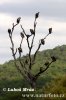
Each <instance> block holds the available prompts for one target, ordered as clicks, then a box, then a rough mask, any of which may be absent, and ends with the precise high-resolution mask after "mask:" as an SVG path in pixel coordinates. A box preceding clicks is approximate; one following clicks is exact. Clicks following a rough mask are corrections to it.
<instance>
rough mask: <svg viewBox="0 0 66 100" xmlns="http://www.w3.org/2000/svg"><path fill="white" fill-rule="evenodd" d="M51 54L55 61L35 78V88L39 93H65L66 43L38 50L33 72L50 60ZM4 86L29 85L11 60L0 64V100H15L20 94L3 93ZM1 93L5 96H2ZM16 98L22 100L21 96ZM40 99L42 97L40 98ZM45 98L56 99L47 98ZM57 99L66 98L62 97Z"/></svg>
mask: <svg viewBox="0 0 66 100" xmlns="http://www.w3.org/2000/svg"><path fill="white" fill-rule="evenodd" d="M51 56H55V57H56V58H57V61H56V62H54V63H53V64H52V65H51V66H50V68H49V69H48V70H47V71H46V72H45V73H43V74H42V75H41V76H40V77H39V79H38V80H37V90H38V92H39V93H41V92H43V93H64V94H65V95H66V45H62V46H57V47H55V48H54V49H49V50H44V51H41V52H38V54H37V57H36V64H35V65H34V67H33V72H34V73H35V72H36V71H37V70H38V69H39V67H40V66H42V64H43V63H44V62H45V61H50V60H51ZM5 87H6V88H9V87H10V88H14V87H15V88H18V87H21V88H23V87H29V84H28V83H27V82H26V81H25V80H24V79H23V77H22V76H21V75H20V74H19V73H18V71H17V70H16V68H15V66H14V61H13V60H11V61H9V62H7V63H4V64H3V65H0V92H1V95H0V100H12V99H13V100H16V97H18V96H19V97H21V94H19V93H17V94H16V93H15V94H12V95H11V94H10V93H8V94H7V93H6V94H5V93H3V91H2V89H3V88H5ZM3 95H5V96H4V97H3ZM7 97H8V98H9V99H7ZM10 98H11V99H10ZM36 99H37V98H36ZM45 99H46V98H45ZM17 100H23V98H22V99H20V98H19V99H17ZM24 100H25V99H24ZM30 100H32V99H30ZM42 100H44V99H43V98H42ZM46 100H56V99H53V98H52V99H48V98H47V99H46ZM57 100H66V99H65V98H64V99H63V98H62V99H57Z"/></svg>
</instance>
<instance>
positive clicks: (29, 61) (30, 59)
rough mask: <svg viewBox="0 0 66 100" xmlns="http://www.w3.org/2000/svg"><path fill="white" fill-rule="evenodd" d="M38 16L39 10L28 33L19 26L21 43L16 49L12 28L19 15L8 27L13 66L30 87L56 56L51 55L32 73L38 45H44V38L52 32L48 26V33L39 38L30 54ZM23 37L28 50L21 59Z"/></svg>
mask: <svg viewBox="0 0 66 100" xmlns="http://www.w3.org/2000/svg"><path fill="white" fill-rule="evenodd" d="M38 17H39V12H38V13H36V14H35V20H34V27H33V29H30V33H31V34H30V35H29V34H27V33H26V32H25V30H24V28H23V26H22V25H20V27H21V32H20V36H21V43H20V45H19V47H18V48H16V49H15V46H14V45H15V44H14V41H13V32H14V28H15V27H16V26H17V25H19V24H20V20H21V17H19V18H17V21H16V24H14V23H13V25H12V29H10V28H9V29H8V33H9V38H10V41H11V45H12V46H11V51H12V56H13V58H14V61H15V66H16V68H17V70H18V71H19V73H21V75H22V76H23V77H24V78H25V79H26V80H27V81H28V82H29V84H30V86H31V87H36V80H37V79H38V77H39V76H40V75H41V74H42V73H44V72H45V71H46V70H47V69H48V68H49V66H50V65H51V64H52V62H55V61H56V58H55V57H54V56H52V57H51V62H46V63H44V64H43V66H40V67H39V71H38V72H37V73H35V74H32V67H33V65H34V64H35V59H36V55H37V53H38V51H39V49H40V47H41V46H42V45H45V39H46V38H47V36H48V35H50V34H51V33H52V28H49V30H48V34H47V35H46V36H45V37H44V38H42V39H40V40H39V44H38V48H37V49H36V51H35V53H34V54H33V55H31V51H32V49H33V45H34V38H35V34H36V25H37V21H36V20H37V18H38ZM31 37H32V38H31ZM24 38H26V41H27V46H28V49H29V52H28V55H26V56H25V59H24V60H23V59H22V58H23V57H22V53H23V49H22V43H23V39H24ZM29 38H31V42H30V40H29ZM17 52H18V53H19V57H18V58H19V60H18V61H17V57H16V54H17ZM26 65H27V67H26Z"/></svg>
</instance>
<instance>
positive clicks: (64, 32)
mask: <svg viewBox="0 0 66 100" xmlns="http://www.w3.org/2000/svg"><path fill="white" fill-rule="evenodd" d="M38 11H39V12H40V16H39V18H38V20H37V29H36V38H35V44H34V48H33V52H34V51H35V49H36V48H37V43H38V40H39V39H40V38H43V37H44V36H45V35H46V34H47V33H48V28H50V27H52V28H53V33H52V34H51V35H50V36H48V37H47V39H46V41H45V45H44V46H42V47H41V50H44V49H50V48H54V47H55V46H58V45H63V44H66V0H0V63H4V62H6V61H8V60H10V59H12V54H11V50H10V46H11V44H10V40H9V37H8V32H7V30H8V28H11V27H12V23H13V22H14V23H16V19H17V18H18V17H19V16H20V17H21V24H22V25H23V27H24V28H25V30H26V32H27V33H29V29H30V28H33V22H34V14H35V13H36V12H38ZM20 31H21V29H20V27H19V26H18V27H17V28H16V29H15V32H14V36H13V38H14V42H15V47H18V46H19V43H20ZM29 34H30V33H29ZM23 48H24V49H23V51H24V54H26V53H28V52H27V51H28V50H27V44H26V41H25V40H24V43H23Z"/></svg>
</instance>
